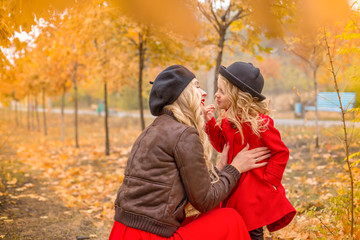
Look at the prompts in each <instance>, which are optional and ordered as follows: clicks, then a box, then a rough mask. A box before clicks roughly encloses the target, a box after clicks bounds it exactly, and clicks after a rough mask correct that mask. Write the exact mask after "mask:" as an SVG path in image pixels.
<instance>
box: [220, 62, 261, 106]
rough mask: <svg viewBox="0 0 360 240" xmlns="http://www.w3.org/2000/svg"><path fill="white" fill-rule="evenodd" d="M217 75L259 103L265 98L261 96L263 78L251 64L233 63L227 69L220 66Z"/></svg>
mask: <svg viewBox="0 0 360 240" xmlns="http://www.w3.org/2000/svg"><path fill="white" fill-rule="evenodd" d="M219 73H220V74H221V75H222V76H224V77H225V78H226V79H227V80H229V81H230V82H231V83H232V84H234V85H235V86H237V87H238V88H240V89H241V90H242V91H244V92H247V93H250V94H251V96H253V97H256V98H258V99H259V101H262V100H264V99H265V96H264V95H262V94H261V91H262V89H263V87H264V78H263V76H262V75H261V73H260V69H259V68H256V67H254V66H253V65H252V64H251V63H245V62H234V63H233V64H231V65H230V66H228V67H227V68H226V67H224V66H220V69H219Z"/></svg>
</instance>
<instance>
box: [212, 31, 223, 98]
mask: <svg viewBox="0 0 360 240" xmlns="http://www.w3.org/2000/svg"><path fill="white" fill-rule="evenodd" d="M225 33H226V29H225V28H221V32H220V34H219V42H218V52H217V56H216V66H215V74H214V96H215V93H216V92H217V89H218V88H217V82H218V81H217V80H218V76H219V69H220V65H221V62H222V56H223V52H224V46H225Z"/></svg>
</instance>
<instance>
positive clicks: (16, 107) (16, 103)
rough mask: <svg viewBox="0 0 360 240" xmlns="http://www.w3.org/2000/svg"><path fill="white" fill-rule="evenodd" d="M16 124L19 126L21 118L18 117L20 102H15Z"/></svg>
mask: <svg viewBox="0 0 360 240" xmlns="http://www.w3.org/2000/svg"><path fill="white" fill-rule="evenodd" d="M15 122H16V126H17V127H18V126H19V116H18V102H17V101H16V100H15Z"/></svg>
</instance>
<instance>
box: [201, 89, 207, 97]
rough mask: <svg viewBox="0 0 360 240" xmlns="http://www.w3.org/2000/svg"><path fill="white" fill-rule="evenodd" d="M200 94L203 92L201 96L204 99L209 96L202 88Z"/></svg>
mask: <svg viewBox="0 0 360 240" xmlns="http://www.w3.org/2000/svg"><path fill="white" fill-rule="evenodd" d="M200 92H201V96H202V97H206V96H207V93H206V92H205V91H204V90H202V89H201V88H200Z"/></svg>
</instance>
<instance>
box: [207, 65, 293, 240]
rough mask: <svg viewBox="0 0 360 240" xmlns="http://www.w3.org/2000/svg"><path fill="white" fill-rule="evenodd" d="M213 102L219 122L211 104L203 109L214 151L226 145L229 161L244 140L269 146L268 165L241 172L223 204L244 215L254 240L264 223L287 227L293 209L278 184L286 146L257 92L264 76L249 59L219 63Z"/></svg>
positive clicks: (275, 227)
mask: <svg viewBox="0 0 360 240" xmlns="http://www.w3.org/2000/svg"><path fill="white" fill-rule="evenodd" d="M219 73H220V74H219V78H218V91H217V93H216V94H215V97H216V104H217V107H218V108H219V110H220V113H219V118H218V123H217V122H216V121H215V119H214V117H213V115H214V114H213V112H214V109H215V107H214V105H210V106H207V107H206V108H205V110H204V114H205V115H204V116H205V120H206V121H207V124H206V128H205V129H206V133H207V134H208V136H209V137H210V141H211V143H212V145H213V146H214V148H215V149H216V150H217V151H218V152H222V151H223V148H224V146H225V144H227V143H228V144H229V147H230V149H229V153H228V163H229V164H230V163H231V162H232V159H233V158H234V156H235V155H236V154H237V153H238V152H239V151H240V150H241V149H242V148H244V147H245V146H246V145H249V146H250V149H251V148H256V147H262V146H266V147H268V148H269V149H270V150H271V157H270V158H269V159H267V160H266V161H267V162H268V164H267V166H265V167H262V168H257V169H254V170H252V171H249V172H246V173H243V174H242V176H241V179H240V181H239V184H238V185H237V187H236V189H235V190H233V192H232V194H231V195H230V196H229V197H228V198H227V199H226V200H225V201H224V202H223V203H222V207H231V208H234V209H236V210H237V211H238V212H239V213H240V215H241V216H242V217H243V218H244V221H245V223H246V225H247V228H248V230H249V231H250V236H251V238H252V239H263V228H262V227H263V226H265V225H266V226H267V228H268V230H269V231H271V232H272V231H276V230H278V229H280V228H283V227H285V226H286V225H287V224H289V223H290V222H291V220H292V219H293V217H294V216H295V213H296V211H295V209H294V207H293V206H292V205H291V203H290V202H289V201H288V199H287V198H286V196H285V189H284V187H283V186H282V184H281V179H282V175H283V172H284V170H285V167H286V163H287V161H288V158H289V150H288V148H287V147H286V146H285V144H284V143H283V142H282V141H281V137H280V133H279V131H278V130H277V129H276V128H275V127H274V121H273V120H272V119H271V118H270V117H269V116H267V115H266V114H268V113H269V108H268V104H267V103H266V102H264V101H263V100H264V99H265V96H263V95H262V94H261V92H262V89H263V86H264V79H263V77H262V75H261V73H260V70H259V69H258V68H255V67H254V66H253V65H252V64H251V63H244V62H235V63H233V64H231V65H230V66H229V67H228V68H225V67H224V66H221V67H220V70H219Z"/></svg>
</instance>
